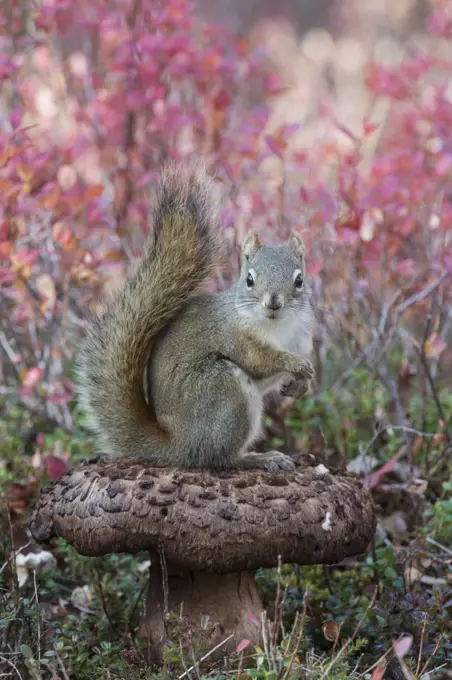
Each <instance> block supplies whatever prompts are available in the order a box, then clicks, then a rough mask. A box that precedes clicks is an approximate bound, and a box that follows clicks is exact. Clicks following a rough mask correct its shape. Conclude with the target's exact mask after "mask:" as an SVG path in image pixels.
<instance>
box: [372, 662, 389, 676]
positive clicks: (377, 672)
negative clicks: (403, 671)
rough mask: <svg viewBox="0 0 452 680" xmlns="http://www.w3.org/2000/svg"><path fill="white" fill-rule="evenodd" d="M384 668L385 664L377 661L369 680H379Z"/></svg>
mask: <svg viewBox="0 0 452 680" xmlns="http://www.w3.org/2000/svg"><path fill="white" fill-rule="evenodd" d="M385 670H386V665H385V664H384V663H379V664H378V666H376V667H375V668H374V669H373V671H372V675H371V680H381V679H382V677H383V675H384V674H385Z"/></svg>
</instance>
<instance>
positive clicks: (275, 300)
mask: <svg viewBox="0 0 452 680" xmlns="http://www.w3.org/2000/svg"><path fill="white" fill-rule="evenodd" d="M263 302H264V307H266V308H267V309H271V310H272V312H276V311H277V310H278V309H281V307H282V306H283V304H284V299H283V296H282V295H278V294H277V293H273V294H270V293H265V295H264V300H263Z"/></svg>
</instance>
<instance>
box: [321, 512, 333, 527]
mask: <svg viewBox="0 0 452 680" xmlns="http://www.w3.org/2000/svg"><path fill="white" fill-rule="evenodd" d="M331 517H332V515H331V512H330V511H328V512H327V513H326V515H325V519H324V520H323V522H322V529H323V531H331V528H332V522H331Z"/></svg>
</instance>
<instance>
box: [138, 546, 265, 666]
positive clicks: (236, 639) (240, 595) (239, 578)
mask: <svg viewBox="0 0 452 680" xmlns="http://www.w3.org/2000/svg"><path fill="white" fill-rule="evenodd" d="M262 611H263V606H262V602H261V599H260V597H259V593H258V591H257V587H256V583H255V581H254V576H253V572H251V571H241V572H232V573H229V574H214V573H210V572H204V571H192V570H189V569H184V568H182V567H178V566H176V565H173V564H166V563H165V562H164V560H163V559H162V556H161V555H160V556H159V555H158V554H156V553H153V554H152V555H151V568H150V583H149V588H148V593H147V598H146V603H145V607H144V613H143V617H142V620H141V625H140V630H139V635H140V637H142V638H144V639H145V640H146V641H147V647H148V652H149V654H150V657H151V658H152V660H153V661H156V662H159V661H161V658H162V653H163V649H164V647H165V644H166V643H167V641H168V639H169V638H170V637H171V638H172V639H174V631H173V634H172V635H170V634H169V628H170V627H171V626H174V627H176V629H177V635H178V637H179V640H180V642H181V644H182V646H188V645H189V644H190V637H191V633H192V632H193V631H197V632H200V631H202V632H203V646H208V647H209V648H213V647H215V646H216V645H218V644H219V643H221V642H222V641H223V640H226V639H227V638H230V639H229V640H228V641H227V643H226V644H224V645H221V647H220V648H219V649H218V652H217V653H216V654H215V655H214V656H216V657H217V656H221V655H222V654H224V653H230V652H231V651H233V650H234V649H235V648H236V646H237V645H238V644H239V643H240V642H241V641H242V640H244V639H246V640H250V642H251V643H252V644H254V645H259V642H260V639H259V638H260V620H261V613H262ZM231 636H232V637H231ZM212 659H213V656H212Z"/></svg>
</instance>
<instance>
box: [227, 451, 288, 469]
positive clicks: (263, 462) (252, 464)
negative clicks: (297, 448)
mask: <svg viewBox="0 0 452 680" xmlns="http://www.w3.org/2000/svg"><path fill="white" fill-rule="evenodd" d="M238 464H239V466H240V467H241V468H248V469H260V470H266V472H278V471H279V470H294V469H295V464H294V462H293V460H292V459H291V458H289V456H286V454H285V453H281V452H280V451H268V452H267V453H255V452H250V453H245V454H244V455H243V456H241V457H240V458H239V461H238Z"/></svg>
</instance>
